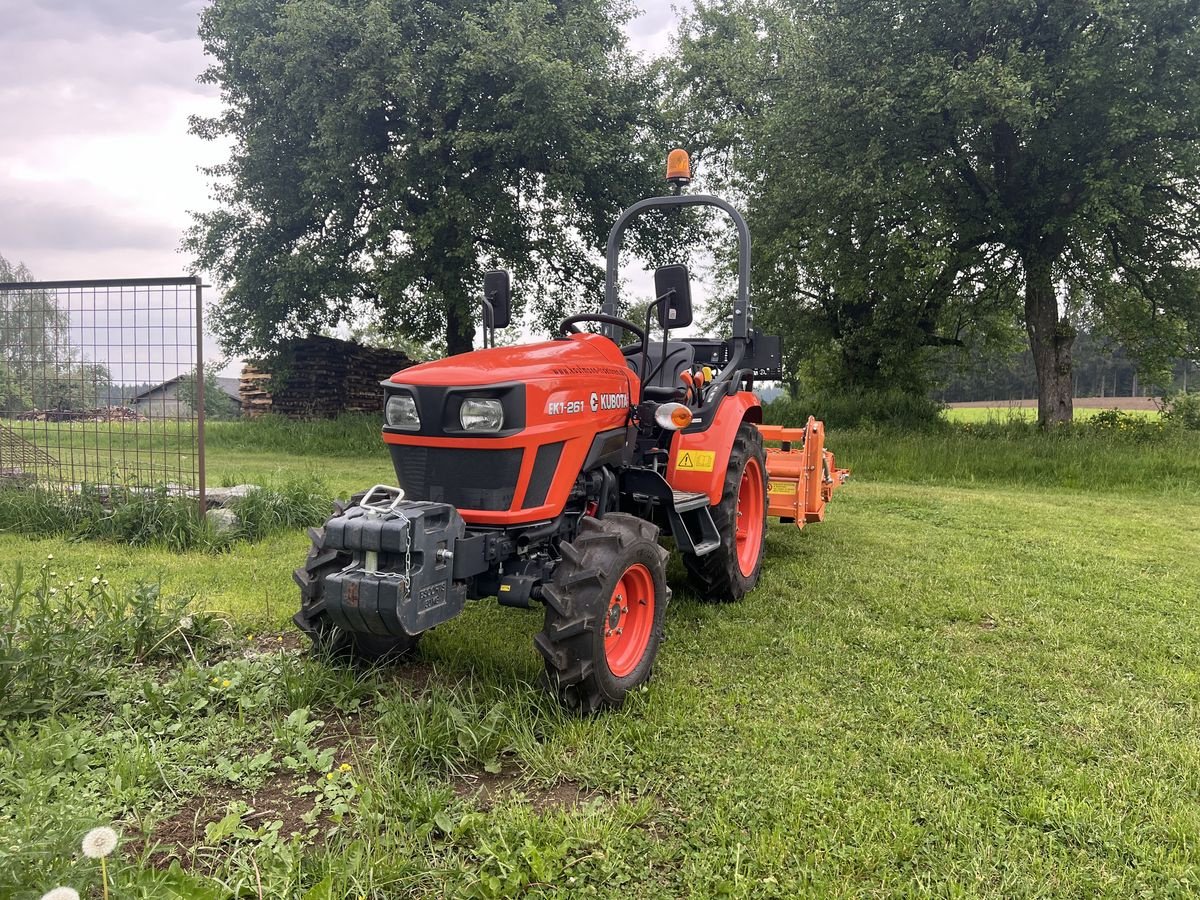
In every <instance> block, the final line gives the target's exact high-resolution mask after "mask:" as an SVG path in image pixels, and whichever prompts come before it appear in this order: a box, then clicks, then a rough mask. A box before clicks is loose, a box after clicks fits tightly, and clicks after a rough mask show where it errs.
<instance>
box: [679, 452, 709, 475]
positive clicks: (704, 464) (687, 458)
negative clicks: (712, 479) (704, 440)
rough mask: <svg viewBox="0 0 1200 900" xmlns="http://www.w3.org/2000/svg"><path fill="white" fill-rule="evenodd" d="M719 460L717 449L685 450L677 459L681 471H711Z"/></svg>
mask: <svg viewBox="0 0 1200 900" xmlns="http://www.w3.org/2000/svg"><path fill="white" fill-rule="evenodd" d="M716 462H717V451H716V450H684V451H683V452H682V453H680V454H679V456H678V457H676V459H675V468H676V469H677V470H678V471H680V472H711V471H712V470H713V466H714V465H715V464H716Z"/></svg>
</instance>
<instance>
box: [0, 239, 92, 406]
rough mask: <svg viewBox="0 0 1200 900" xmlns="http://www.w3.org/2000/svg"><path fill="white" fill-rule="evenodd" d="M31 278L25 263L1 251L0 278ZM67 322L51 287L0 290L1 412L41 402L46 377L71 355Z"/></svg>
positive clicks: (55, 372)
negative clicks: (47, 288)
mask: <svg viewBox="0 0 1200 900" xmlns="http://www.w3.org/2000/svg"><path fill="white" fill-rule="evenodd" d="M34 280H35V279H34V277H33V273H32V272H30V271H29V269H28V268H26V267H25V265H24V264H18V265H15V266H14V265H12V264H11V263H9V261H8V260H6V259H5V258H4V257H3V256H0V282H30V281H34ZM69 327H70V320H69V318H68V316H67V314H66V312H65V311H63V310H60V309H59V308H58V304H57V303H56V301H55V297H54V294H53V292H51V291H29V290H20V291H0V372H2V375H0V393H3V398H0V403H2V404H3V409H4V410H5V411H6V412H9V413H15V412H21V411H23V410H26V409H29V408H30V406H32V405H40V406H42V408H45V407H46V403H45V401H46V399H47V397H46V387H45V382H46V380H47V377H49V378H51V379H52V380H55V381H57V380H58V379H59V374H60V373H59V371H58V370H59V369H60V368H66V367H69V366H70V364H71V362H72V360H73V359H74V357H75V353H74V351H73V349H72V348H71V347H70V342H69ZM57 393H61V392H57Z"/></svg>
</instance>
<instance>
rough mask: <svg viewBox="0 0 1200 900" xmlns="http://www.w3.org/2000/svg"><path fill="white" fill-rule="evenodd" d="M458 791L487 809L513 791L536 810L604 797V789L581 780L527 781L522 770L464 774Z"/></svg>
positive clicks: (573, 805) (558, 808) (582, 803)
mask: <svg viewBox="0 0 1200 900" xmlns="http://www.w3.org/2000/svg"><path fill="white" fill-rule="evenodd" d="M454 793H455V795H456V796H457V797H458V798H459V799H461V800H468V801H470V802H472V803H474V804H475V805H476V806H477V807H479V808H480V809H483V810H488V809H491V808H492V807H493V806H495V805H496V803H497V802H498V801H499V800H501V799H503V798H504V797H507V796H509V795H511V794H516V795H517V796H518V797H519V798H521V799H524V800H526V801H528V803H529V805H530V806H532V807H533V809H534V811H535V812H538V813H544V812H548V811H551V810H554V811H564V810H572V809H578V808H579V807H581V806H585V805H587V804H588V803H589V802H591V801H592V800H596V799H598V798H603V797H604V796H605V795H604V794H603V793H601V792H600V791H596V790H590V789H588V788H585V787H584V786H583V785H581V784H579V783H578V782H575V781H571V780H570V779H564V780H562V781H556V782H554V783H553V784H551V785H548V786H547V785H537V784H526V783H523V780H522V776H521V773H520V772H512V771H509V772H497V773H492V772H480V773H477V774H471V775H461V776H459V777H457V778H456V779H455V780H454Z"/></svg>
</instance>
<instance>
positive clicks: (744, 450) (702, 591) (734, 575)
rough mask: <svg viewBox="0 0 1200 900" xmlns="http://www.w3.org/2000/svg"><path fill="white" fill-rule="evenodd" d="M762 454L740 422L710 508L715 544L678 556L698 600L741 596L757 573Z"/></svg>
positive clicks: (763, 502) (761, 544) (763, 518)
mask: <svg viewBox="0 0 1200 900" xmlns="http://www.w3.org/2000/svg"><path fill="white" fill-rule="evenodd" d="M767 505H768V504H767V455H766V451H765V450H763V441H762V433H761V432H760V431H759V430H758V429H757V428H755V427H754V425H753V424H751V423H749V422H743V423H742V425H741V427H740V428H738V432H737V436H736V437H735V438H734V439H733V448H732V449H731V450H730V452H729V464H728V466H727V467H726V469H725V483H724V487H723V488H722V491H721V502H720V503H718V504H717V505H716V506H714V507H712V508H711V511H712V517H713V522H714V523H715V524H716V526H717V531H718V532H720V535H721V546H720V547H718V548H717V549H716V550H713V551H712V552H710V553H706V554H705V555H704V556H695V555H693V554H690V553H685V554H684V555H683V565H684V568H686V569H687V571H688V576H689V581H690V582H691V585H692V587H693V588H694V589H695V591H696V593H697V594H699V596H700V598H701V599H702V600H707V601H709V602H711V603H729V602H731V601H734V600H741V599H742V598H743V597H745V596H746V594H748V593H749V592H750V591H752V590H753V589H754V586H755V585H756V584H757V583H758V576H759V575H760V574H761V573H762V563H763V553H764V552H765V550H766V539H765V538H766V533H767Z"/></svg>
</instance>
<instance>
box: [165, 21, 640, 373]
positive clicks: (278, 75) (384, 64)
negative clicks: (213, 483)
mask: <svg viewBox="0 0 1200 900" xmlns="http://www.w3.org/2000/svg"><path fill="white" fill-rule="evenodd" d="M628 16H629V8H628V6H627V4H626V3H625V2H623V0H443V2H436V3H435V2H428V0H287V2H285V0H216V2H214V3H213V4H212V5H210V6H209V7H208V8H207V9H206V10H205V11H204V13H203V16H202V19H201V28H200V34H201V37H202V38H203V40H204V45H205V48H206V49H207V51H208V53H209V54H211V56H212V57H213V58H214V59H215V60H216V62H215V64H214V65H213V66H212V67H211V68H210V69H209V70H208V72H207V73H206V74H205V76H204V80H205V81H207V82H209V83H211V84H216V85H218V86H219V87H220V88H221V92H222V95H223V99H224V101H225V107H224V112H223V113H222V114H221V115H219V116H217V117H215V118H211V119H196V120H194V121H193V125H192V127H193V131H194V133H196V134H198V135H200V136H201V137H203V138H206V139H211V140H221V141H229V142H231V143H232V146H233V150H232V156H231V158H230V161H229V162H228V163H227V164H226V165H223V166H218V167H216V168H215V169H213V170H212V174H213V175H214V176H215V177H216V178H217V182H216V188H215V198H216V200H217V201H218V209H217V210H216V211H214V212H211V213H204V214H200V215H197V216H196V217H195V224H194V227H193V228H192V230H191V231H190V234H189V236H188V237H187V239H186V242H185V245H186V247H187V248H189V249H190V251H191V252H192V253H193V254H194V255H195V257H196V261H197V264H198V265H199V266H200V267H201V268H204V269H207V270H209V271H211V272H213V273H214V274H215V275H216V276H217V277H218V278H219V280H220V281H221V282H223V283H224V285H225V286H226V287H225V293H224V296H223V299H222V301H221V303H220V305H219V307H218V309H217V311H216V315H215V317H214V325H215V328H216V330H217V331H218V333H219V335H220V337H221V339H222V341H223V344H224V346H225V347H226V348H227V349H228V350H230V351H237V352H242V353H269V351H270V350H271V349H272V348H273V347H274V346H275V345H276V344H277V342H278V341H279V340H280V339H281V338H283V337H287V336H297V335H305V334H311V333H316V332H318V331H320V330H321V329H322V328H325V327H331V326H336V325H337V324H338V323H339V322H353V321H355V320H356V319H359V318H361V317H362V316H363V315H364V313H369V314H371V315H374V316H375V317H376V318H377V320H378V322H379V323H380V325H381V327H382V328H384V329H387V330H390V331H392V332H394V333H395V334H396V335H397V336H398V337H404V338H411V339H415V340H418V341H422V342H425V341H429V340H431V339H433V338H435V337H441V338H443V339H444V341H445V346H446V349H447V351H448V352H450V353H457V352H461V351H463V350H467V349H470V347H471V346H472V341H473V336H474V333H475V323H476V322H477V321H478V319H479V313H478V306H479V294H480V279H481V273H482V271H483V270H484V269H486V268H489V267H491V266H496V265H506V266H508V267H511V268H512V269H514V270H515V271H516V276H517V277H516V284H517V285H532V287H531V288H529V289H528V291H527V294H528V296H527V298H526V299H533V300H535V301H536V303H537V306H538V309H539V310H540V311H541V312H542V313H543V318H544V319H547V320H549V319H552V318H554V317H555V316H557V315H559V314H560V313H561V312H563V311H565V310H568V309H571V308H574V307H576V306H577V304H578V303H579V302H580V300H581V298H582V297H583V296H587V297H588V301H587V302H589V303H591V302H593V301H595V300H596V298H597V294H598V290H599V285H600V283H601V280H600V279H601V275H600V270H599V267H598V266H597V265H596V262H595V257H596V254H595V252H594V251H595V249H596V248H597V247H599V246H601V245H602V241H603V238H604V236H605V234H606V233H607V229H608V227H609V226H610V224H611V222H612V220H613V218H614V217H615V215H616V213H617V211H618V210H619V209H620V208H621V207H622V206H623V205H624V204H625V203H627V202H629V201H631V200H632V199H635V198H637V197H639V196H642V195H644V194H645V193H646V192H647V191H649V190H653V189H655V178H656V176H657V174H658V170H659V162H660V160H659V157H660V155H661V150H660V148H658V147H655V148H654V149H653V150H650V149H649V148H648V136H649V135H650V133H651V131H652V130H653V126H654V122H655V100H654V96H653V91H652V90H651V76H650V74H649V73H648V72H647V71H646V70H645V69H643V68H642V67H641V65H640V64H639V63H638V62H637V61H636V60H635V58H634V57H632V56H631V55H630V54H629V53H628V51H627V50H626V47H625V37H624V33H623V31H622V27H621V26H622V23H623V22H624V21H626V19H627V18H628ZM584 292H590V295H589V294H587V293H584Z"/></svg>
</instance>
